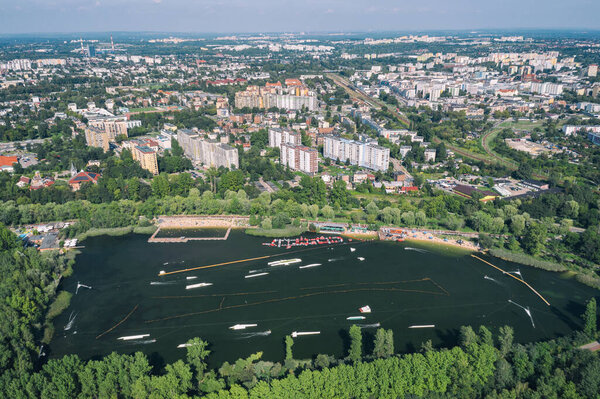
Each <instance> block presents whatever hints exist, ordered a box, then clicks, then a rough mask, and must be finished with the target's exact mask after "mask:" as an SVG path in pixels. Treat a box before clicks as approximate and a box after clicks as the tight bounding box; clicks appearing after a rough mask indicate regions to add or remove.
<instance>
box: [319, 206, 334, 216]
mask: <svg viewBox="0 0 600 399" xmlns="http://www.w3.org/2000/svg"><path fill="white" fill-rule="evenodd" d="M321 214H322V215H323V217H324V218H325V219H327V220H331V219H333V217H334V216H335V212H334V211H333V208H332V207H330V206H329V205H325V206H324V207H323V209H321Z"/></svg>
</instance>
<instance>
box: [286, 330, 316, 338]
mask: <svg viewBox="0 0 600 399" xmlns="http://www.w3.org/2000/svg"><path fill="white" fill-rule="evenodd" d="M319 334H321V331H294V332H292V337H293V338H296V337H300V336H302V335H319Z"/></svg>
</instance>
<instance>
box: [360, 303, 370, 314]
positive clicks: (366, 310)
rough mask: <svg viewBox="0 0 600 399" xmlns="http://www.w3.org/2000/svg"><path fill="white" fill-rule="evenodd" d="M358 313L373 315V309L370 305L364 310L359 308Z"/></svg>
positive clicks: (364, 307)
mask: <svg viewBox="0 0 600 399" xmlns="http://www.w3.org/2000/svg"><path fill="white" fill-rule="evenodd" d="M358 311H359V312H360V313H371V307H370V306H369V305H366V306H363V307H362V308H359V309H358Z"/></svg>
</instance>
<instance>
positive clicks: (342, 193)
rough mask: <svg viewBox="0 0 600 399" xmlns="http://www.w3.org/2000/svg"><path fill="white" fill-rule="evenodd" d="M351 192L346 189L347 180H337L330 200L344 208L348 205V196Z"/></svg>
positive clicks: (332, 188)
mask: <svg viewBox="0 0 600 399" xmlns="http://www.w3.org/2000/svg"><path fill="white" fill-rule="evenodd" d="M349 196H350V194H349V193H348V190H346V182H345V181H343V180H337V181H336V182H335V183H333V186H332V187H331V191H330V193H329V202H330V203H332V204H336V203H337V204H338V205H339V206H340V207H342V208H346V207H347V206H348V197H349Z"/></svg>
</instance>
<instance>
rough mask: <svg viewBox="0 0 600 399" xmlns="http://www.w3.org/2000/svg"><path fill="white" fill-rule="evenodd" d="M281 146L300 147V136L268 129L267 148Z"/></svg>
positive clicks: (294, 133) (295, 133) (282, 130)
mask: <svg viewBox="0 0 600 399" xmlns="http://www.w3.org/2000/svg"><path fill="white" fill-rule="evenodd" d="M282 144H292V145H294V144H295V145H300V144H302V135H301V134H300V133H298V132H294V131H291V130H287V129H280V128H270V129H269V147H274V148H275V147H277V148H281V145H282Z"/></svg>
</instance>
